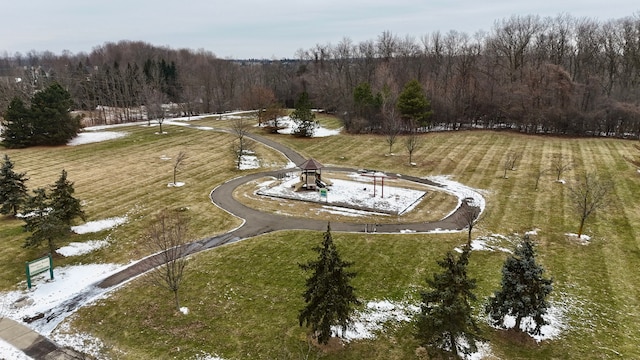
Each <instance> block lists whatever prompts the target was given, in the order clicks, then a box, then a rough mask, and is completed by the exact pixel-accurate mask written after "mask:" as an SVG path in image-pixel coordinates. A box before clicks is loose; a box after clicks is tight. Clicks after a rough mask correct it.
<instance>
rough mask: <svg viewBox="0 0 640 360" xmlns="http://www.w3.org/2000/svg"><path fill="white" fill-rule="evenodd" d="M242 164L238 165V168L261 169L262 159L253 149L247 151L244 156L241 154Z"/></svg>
mask: <svg viewBox="0 0 640 360" xmlns="http://www.w3.org/2000/svg"><path fill="white" fill-rule="evenodd" d="M239 165H240V166H238V170H250V169H259V168H260V160H258V157H257V156H256V155H255V153H254V152H252V151H245V152H244V154H242V156H240V164H239Z"/></svg>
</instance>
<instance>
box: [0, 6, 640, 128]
mask: <svg viewBox="0 0 640 360" xmlns="http://www.w3.org/2000/svg"><path fill="white" fill-rule="evenodd" d="M630 15H631V14H630ZM295 57H296V58H295V59H289V60H278V61H267V60H265V61H253V60H228V59H219V58H216V56H215V55H214V54H213V53H210V52H206V51H192V50H187V49H180V50H173V49H168V48H163V47H154V46H152V45H150V44H147V43H143V42H132V41H121V42H118V43H106V44H104V45H102V46H98V47H96V48H94V50H93V51H91V52H90V53H88V54H87V53H79V54H71V53H68V52H67V53H63V54H61V55H55V54H52V53H50V52H43V53H37V52H35V51H34V52H30V53H28V54H26V55H23V54H14V55H11V56H10V55H8V54H5V56H4V57H0V79H2V80H3V81H0V108H3V109H4V108H6V107H7V105H8V104H6V103H2V102H3V101H7V100H3V99H12V98H13V97H15V96H18V97H20V98H21V99H27V98H29V97H30V96H31V95H32V94H33V93H34V92H35V91H37V90H41V89H44V88H46V87H47V86H48V85H49V84H50V83H51V82H53V81H57V82H59V83H60V84H61V85H62V86H63V88H65V89H66V90H67V91H69V92H70V94H71V98H72V99H73V102H74V108H75V109H81V110H85V111H87V112H91V113H92V114H91V118H92V119H95V121H97V122H105V121H108V122H123V121H131V120H139V119H141V118H143V117H144V116H145V114H144V113H143V112H142V111H140V106H142V105H145V109H146V110H147V114H146V116H148V117H160V116H162V114H163V113H164V112H166V111H172V112H175V113H178V112H179V113H181V114H184V115H190V114H194V113H210V112H223V111H227V110H233V109H238V108H245V109H249V108H251V109H266V108H268V107H270V106H271V105H272V104H274V103H279V104H282V105H284V106H285V107H290V108H292V107H294V106H295V101H296V99H297V97H298V96H299V94H301V93H302V92H304V91H306V92H307V93H308V94H309V97H310V99H311V101H312V102H313V103H314V104H315V105H316V106H317V107H319V108H324V109H327V110H329V111H336V112H337V113H339V114H340V115H341V116H343V117H344V119H345V123H346V124H347V128H348V130H349V131H353V132H369V131H376V132H378V131H381V129H384V128H385V127H387V126H394V121H397V118H398V111H399V108H401V105H400V104H399V103H398V102H399V101H400V97H401V92H402V89H403V87H404V86H405V85H406V84H408V83H409V82H411V81H412V80H414V79H415V80H416V81H417V83H418V84H419V85H420V86H421V87H422V88H423V89H424V93H425V94H426V96H427V98H428V99H429V101H430V107H431V111H432V115H431V116H430V117H429V118H428V119H424V118H423V119H421V121H419V123H421V125H426V126H434V125H438V126H442V127H444V128H449V129H458V128H468V127H484V128H509V129H516V130H518V131H523V132H531V133H556V134H579V135H607V136H620V137H627V136H638V134H639V133H640V120H639V116H640V110H639V109H638V99H639V96H638V95H640V17H639V16H637V15H636V16H629V17H626V18H622V19H615V20H609V21H605V22H599V21H596V20H594V19H586V18H574V17H571V16H569V15H559V16H557V17H554V18H540V17H538V16H513V17H510V18H507V19H502V20H498V21H496V22H495V25H494V27H493V28H492V29H490V31H487V32H478V33H476V34H471V35H470V34H466V33H461V32H457V31H450V32H448V33H446V34H443V33H440V32H434V33H431V34H414V35H413V36H412V35H407V36H405V37H401V36H398V35H396V34H393V33H391V32H389V31H385V32H382V33H381V34H380V35H379V36H378V37H377V38H376V39H371V40H365V41H362V42H359V43H356V42H353V41H352V40H351V39H349V38H347V37H345V38H344V39H342V40H341V41H340V42H338V43H337V44H330V43H329V44H317V45H315V46H313V47H311V48H309V49H306V50H305V49H300V50H299V51H298V52H297V53H296V56H295ZM369 93H370V94H372V95H371V96H370V95H369ZM165 103H173V105H172V106H164V107H163V106H161V104H165ZM425 120H427V121H425Z"/></svg>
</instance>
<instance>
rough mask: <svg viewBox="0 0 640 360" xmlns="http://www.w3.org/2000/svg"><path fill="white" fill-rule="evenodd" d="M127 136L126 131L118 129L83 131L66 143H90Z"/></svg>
mask: <svg viewBox="0 0 640 360" xmlns="http://www.w3.org/2000/svg"><path fill="white" fill-rule="evenodd" d="M125 136H127V133H126V132H120V131H86V130H85V131H83V132H81V133H79V134H78V136H76V137H75V138H73V139H71V141H69V142H68V143H67V145H70V146H76V145H83V144H90V143H95V142H101V141H107V140H113V139H119V138H121V137H125Z"/></svg>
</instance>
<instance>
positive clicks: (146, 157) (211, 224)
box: [0, 124, 286, 290]
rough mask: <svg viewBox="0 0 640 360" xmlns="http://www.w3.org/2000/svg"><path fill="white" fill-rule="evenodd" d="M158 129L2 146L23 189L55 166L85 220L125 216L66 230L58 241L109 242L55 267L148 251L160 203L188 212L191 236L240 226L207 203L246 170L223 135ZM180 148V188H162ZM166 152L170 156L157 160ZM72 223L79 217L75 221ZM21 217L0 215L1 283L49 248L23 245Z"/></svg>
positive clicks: (264, 155) (260, 150)
mask: <svg viewBox="0 0 640 360" xmlns="http://www.w3.org/2000/svg"><path fill="white" fill-rule="evenodd" d="M163 130H164V131H166V132H167V134H164V135H157V134H155V132H157V127H152V128H149V127H144V126H139V125H136V126H130V127H124V128H117V129H116V130H114V131H123V132H126V133H128V135H127V136H126V137H123V138H120V139H116V140H110V141H105V142H100V143H92V144H85V145H80V146H62V147H55V148H44V147H43V148H30V149H21V150H9V149H4V150H3V153H5V154H8V155H9V156H10V158H11V160H12V161H13V162H14V165H15V166H14V170H15V171H17V172H26V173H27V176H28V177H29V181H27V183H26V185H27V187H28V188H29V189H35V188H37V187H46V186H48V185H50V184H53V183H54V182H55V180H56V179H57V178H58V177H59V176H60V172H61V171H62V169H65V170H66V171H67V173H68V179H69V180H70V181H72V182H74V187H75V196H76V197H77V198H78V199H80V200H81V201H83V209H84V211H85V213H86V216H87V221H92V220H101V219H106V218H112V217H122V216H126V217H127V218H128V222H127V223H126V224H123V225H121V226H119V227H117V228H115V229H113V230H105V231H103V232H100V233H90V234H83V235H77V234H70V236H69V237H68V238H66V239H63V240H61V241H59V242H58V244H57V245H58V246H64V245H66V244H68V243H69V242H78V241H86V240H96V239H104V238H105V237H107V236H108V237H109V239H110V246H108V247H106V248H103V249H100V250H98V251H95V252H92V253H90V254H87V255H85V256H80V257H70V258H63V257H61V256H55V257H54V265H55V266H61V265H66V264H75V263H87V262H99V263H128V262H129V261H131V260H137V259H139V258H141V257H143V256H145V255H147V251H148V250H147V249H145V247H142V246H140V244H141V241H142V240H143V234H144V229H145V228H146V226H147V224H148V222H149V221H150V217H151V216H152V215H153V214H154V213H156V212H157V211H158V210H159V209H162V208H171V209H183V210H186V212H187V213H188V214H189V217H190V218H191V229H192V231H193V233H192V235H193V237H194V239H200V238H204V237H208V236H212V235H216V234H219V233H223V232H226V231H228V230H229V229H232V228H235V227H237V226H238V225H240V223H241V222H240V220H239V219H236V218H234V217H233V216H231V215H229V214H228V213H226V212H225V211H223V210H221V209H219V208H217V207H216V206H213V205H212V204H211V201H210V200H209V193H210V191H211V190H212V189H213V188H214V187H216V186H217V185H219V184H221V183H222V182H224V181H226V180H228V179H230V178H233V177H236V176H239V175H241V174H244V173H247V172H253V171H258V170H247V171H238V170H236V169H235V163H234V160H233V154H232V151H231V142H232V141H233V139H234V138H233V136H232V135H230V134H225V133H219V132H213V131H202V130H196V129H190V128H186V127H180V126H171V125H167V124H165V125H163ZM255 150H256V153H257V155H258V156H259V157H260V158H261V159H262V160H264V162H265V163H267V164H272V165H273V166H279V167H281V166H284V165H285V164H286V159H285V158H284V157H283V156H282V155H281V154H279V153H277V152H275V151H274V150H272V149H270V148H267V147H263V146H260V145H256V146H255ZM180 151H184V152H185V153H186V155H187V159H186V160H185V162H184V165H183V166H182V167H181V168H180V170H179V171H178V173H177V178H176V180H177V181H178V182H184V183H185V185H184V186H182V187H168V186H167V184H168V183H170V182H173V165H174V163H173V161H174V160H173V159H175V157H176V156H177V154H178V153H179V152H180ZM166 158H171V159H169V160H164V159H166ZM78 223H81V220H79V219H78ZM23 224H24V222H23V221H22V220H19V219H12V218H9V217H0V236H1V237H2V239H3V242H4V245H5V248H4V249H3V251H2V253H1V254H0V260H1V262H0V270H1V272H0V274H1V275H0V289H4V290H8V289H12V288H14V287H15V286H16V285H17V284H18V282H19V281H25V278H24V262H25V261H28V260H32V259H35V258H38V257H40V256H43V255H46V254H47V253H48V249H47V247H46V246H41V247H39V248H36V249H23V248H22V244H23V243H24V240H25V238H26V237H27V236H28V233H26V232H23V231H22V225H23Z"/></svg>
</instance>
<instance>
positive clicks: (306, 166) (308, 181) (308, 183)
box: [296, 159, 328, 191]
mask: <svg viewBox="0 0 640 360" xmlns="http://www.w3.org/2000/svg"><path fill="white" fill-rule="evenodd" d="M298 167H299V168H300V170H302V173H301V174H300V182H299V183H298V184H297V185H296V191H298V190H300V189H306V190H316V189H317V188H318V187H325V186H326V185H328V184H327V183H325V182H323V181H322V170H321V169H322V168H323V167H324V165H322V164H320V163H319V162H318V161H316V160H314V159H309V160H307V161H305V162H303V163H302V164H300V165H298Z"/></svg>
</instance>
